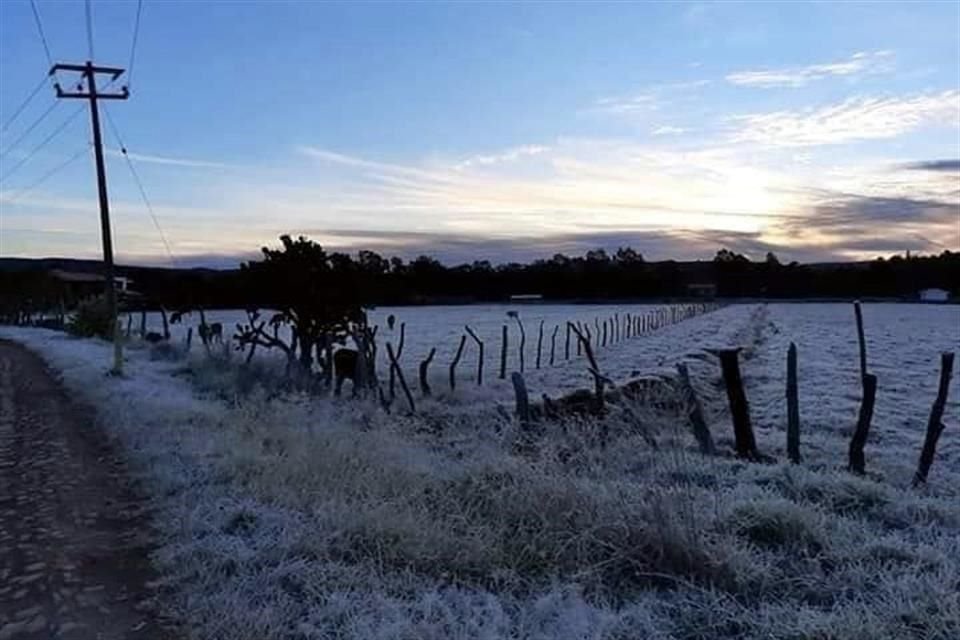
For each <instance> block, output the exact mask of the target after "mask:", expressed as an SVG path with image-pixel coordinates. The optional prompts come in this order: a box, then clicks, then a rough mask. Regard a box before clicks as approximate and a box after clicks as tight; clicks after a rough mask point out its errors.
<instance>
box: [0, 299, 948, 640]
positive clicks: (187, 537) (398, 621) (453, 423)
mask: <svg viewBox="0 0 960 640" xmlns="http://www.w3.org/2000/svg"><path fill="white" fill-rule="evenodd" d="M383 311H384V313H388V312H389V313H395V314H397V318H398V320H402V321H403V322H405V323H406V328H405V332H406V337H405V346H404V352H403V353H404V354H405V355H406V354H408V353H409V354H410V361H409V363H408V366H409V367H414V366H415V365H416V364H418V363H419V362H420V361H421V360H422V359H423V358H424V357H426V354H427V352H429V351H430V350H431V349H433V348H435V346H436V344H439V343H443V344H447V343H448V342H450V341H449V340H448V338H449V337H450V336H460V335H461V334H463V333H464V330H463V326H464V324H466V322H465V318H464V316H465V315H466V314H468V313H469V311H468V310H467V309H466V308H464V309H456V308H454V309H450V310H449V315H443V314H442V313H440V312H437V311H435V310H427V311H422V310H413V309H411V310H389V311H388V310H383ZM628 311H629V309H625V308H620V309H619V311H615V310H611V314H608V315H612V313H614V312H619V313H620V314H621V315H623V314H624V313H626V312H628ZM520 312H521V314H523V320H524V322H525V323H526V325H527V327H530V326H538V324H539V320H540V319H541V318H539V317H537V316H536V315H534V314H533V313H532V312H530V313H528V312H527V307H523V308H521V309H520ZM553 312H554V310H553V309H543V310H542V315H543V316H547V315H548V314H550V313H553ZM581 312H582V310H579V309H574V308H566V309H560V308H557V309H556V313H558V314H560V315H562V316H564V317H567V318H575V317H576V315H575V314H577V313H581ZM378 313H379V312H378ZM420 313H422V314H423V315H422V316H420V315H418V314H420ZM484 313H488V314H489V316H487V318H488V319H486V320H485V319H484ZM863 313H864V317H865V318H864V319H865V325H866V342H867V346H868V348H869V367H870V371H871V373H872V374H874V375H876V376H877V379H878V391H877V398H876V407H875V411H874V417H873V424H872V427H871V431H870V437H869V440H868V442H867V444H866V450H865V453H866V456H867V461H868V465H867V473H866V474H865V475H863V476H858V475H854V474H850V473H848V472H847V471H846V469H845V466H846V465H845V462H846V452H847V446H848V443H849V436H850V434H851V432H852V429H853V425H854V423H855V421H856V418H857V412H858V408H859V403H860V395H861V392H860V378H861V373H860V366H859V362H858V355H857V354H858V346H857V339H856V335H855V329H854V326H853V324H852V311H851V308H850V305H846V304H843V305H840V304H837V305H827V304H823V305H789V304H772V305H767V306H756V305H736V306H730V307H726V308H724V309H721V310H719V311H715V312H712V313H708V314H705V315H700V316H697V317H694V318H690V319H688V320H685V321H683V322H679V323H677V324H673V325H669V326H665V327H663V328H662V329H660V330H658V331H654V332H649V333H647V334H645V335H642V336H638V337H637V338H636V339H635V340H634V339H632V338H631V339H621V341H620V342H619V343H617V344H616V348H615V349H609V348H608V349H606V350H605V349H604V348H603V347H602V346H601V347H600V348H596V349H595V351H596V354H595V355H596V359H597V365H598V368H600V369H601V370H602V372H603V375H605V376H607V377H609V378H610V379H611V380H612V381H613V382H615V383H622V382H623V380H625V379H627V378H634V377H643V376H649V377H657V376H664V377H665V376H668V375H670V376H673V375H675V371H676V365H677V364H682V365H684V366H685V369H686V371H687V372H688V375H689V379H690V384H691V386H692V387H693V388H694V389H695V392H696V395H697V398H698V400H699V403H700V405H701V411H702V414H703V416H704V419H705V421H706V422H707V424H708V425H709V428H710V430H711V432H712V437H713V441H714V444H715V446H716V449H717V450H718V455H715V456H710V455H702V454H700V453H699V447H698V446H697V443H696V440H695V439H694V437H693V435H692V433H691V431H690V429H689V427H688V426H687V424H686V420H684V419H681V418H680V417H679V416H677V415H676V414H670V412H669V411H664V410H660V409H657V408H656V407H655V406H654V405H653V404H641V405H637V406H634V407H632V409H631V411H630V412H623V411H620V412H617V411H611V412H610V413H609V414H608V415H606V416H605V417H604V418H602V419H598V418H596V417H586V418H583V417H580V418H578V417H575V416H574V417H569V418H567V419H563V420H556V421H543V422H540V423H534V424H533V425H532V426H531V428H530V429H525V430H521V429H520V428H519V425H518V423H517V421H516V420H514V419H513V418H512V416H511V415H510V414H509V412H508V411H500V410H497V409H496V408H495V407H496V405H497V404H506V405H507V406H509V405H510V401H511V400H512V393H509V387H507V389H508V392H507V393H505V394H501V393H500V392H499V391H498V390H499V389H500V387H497V386H496V385H489V386H488V385H486V384H485V385H484V387H480V388H479V389H481V390H482V391H478V387H477V386H476V385H473V384H460V385H457V387H456V390H455V392H453V393H448V392H447V385H446V381H445V380H444V378H445V377H446V374H447V371H446V367H445V366H438V367H436V371H435V372H431V373H435V374H436V375H437V379H436V380H431V382H432V384H433V387H434V393H433V395H432V396H431V397H430V398H423V399H418V404H417V410H418V411H417V414H416V415H412V416H408V415H399V414H398V413H397V412H394V413H392V414H387V413H385V412H384V411H383V410H382V409H381V408H380V406H379V403H377V402H375V401H373V399H371V400H369V401H362V402H358V401H353V400H350V399H347V398H346V397H344V398H343V399H340V400H336V399H331V398H327V397H316V396H312V395H308V394H304V393H302V392H298V391H294V392H289V393H285V392H283V389H282V388H281V387H274V386H271V384H270V383H269V381H270V380H273V379H276V378H275V377H274V376H275V375H278V371H277V370H276V368H274V367H275V365H277V364H278V363H276V362H272V361H271V360H270V359H269V358H264V359H260V358H255V359H254V362H255V363H257V364H255V365H254V364H253V363H251V366H252V367H256V369H250V370H248V371H247V373H244V374H241V373H238V372H239V371H243V370H244V366H243V358H242V357H238V356H227V355H226V354H229V353H231V352H230V351H229V350H226V351H222V352H221V351H220V350H219V349H214V350H213V351H212V356H208V355H207V354H205V353H202V352H198V351H196V350H194V351H193V352H191V353H189V354H187V353H183V354H180V355H178V356H176V357H174V358H172V359H162V358H157V357H156V356H154V357H151V353H152V351H153V350H154V349H155V348H151V347H149V346H146V345H144V346H143V347H140V348H135V349H133V348H132V349H129V350H128V352H127V356H128V367H127V370H128V372H129V373H128V376H127V377H126V378H121V379H113V378H109V379H108V378H103V377H102V376H103V371H104V366H105V365H103V364H102V363H105V362H107V360H108V357H107V356H108V349H109V348H108V346H107V344H106V343H104V342H100V341H97V340H95V339H91V340H80V339H74V338H69V337H66V336H64V335H63V334H59V333H56V332H53V331H47V330H43V329H25V328H21V329H18V328H2V329H0V332H2V336H3V337H6V338H13V339H16V340H20V341H22V342H24V343H25V344H27V345H28V346H30V347H32V348H34V349H35V350H37V351H39V352H40V353H42V354H43V355H44V356H45V357H46V358H47V360H48V361H49V362H50V364H51V365H52V366H54V367H55V368H56V369H58V370H60V371H61V372H62V374H63V377H64V381H65V383H66V384H67V385H68V386H70V387H71V388H73V389H75V390H76V391H77V392H78V393H81V394H83V395H84V396H85V397H86V398H87V399H88V400H89V401H90V402H91V403H92V404H94V405H95V406H96V407H98V408H99V410H100V418H101V420H102V421H103V423H104V425H105V426H106V427H107V428H109V429H111V430H112V432H113V433H114V434H115V435H116V437H117V438H118V439H119V440H120V441H121V442H122V443H123V444H124V445H125V447H126V448H127V450H128V452H129V454H130V456H131V457H132V459H133V461H134V463H135V465H134V468H135V469H136V473H137V474H138V476H139V477H140V478H141V479H142V480H143V482H144V483H145V484H146V485H147V486H148V487H150V489H151V494H152V495H153V496H154V500H155V506H156V510H155V517H154V523H155V526H156V527H157V529H158V530H159V532H160V545H159V547H158V548H157V550H156V552H155V554H154V559H155V561H156V563H157V565H158V567H159V568H160V569H161V571H162V572H163V574H164V578H163V585H162V588H163V591H164V593H165V594H166V596H167V602H168V603H169V606H170V608H171V613H174V614H175V615H177V616H178V617H179V618H180V619H181V620H182V621H183V623H184V629H185V634H186V637H194V638H237V639H240V640H245V639H249V640H254V639H257V640H260V639H265V638H266V639H272V638H283V639H287V638H298V639H300V638H356V639H361V638H375V639H379V638H383V639H386V638H390V639H400V638H404V639H406V638H435V639H438V640H439V639H446V638H461V639H468V638H469V639H473V638H489V639H494V638H538V639H544V640H546V639H552V638H559V639H568V638H569V639H573V638H577V639H580V638H605V639H606V638H609V639H613V638H617V639H621V638H718V637H720V638H724V637H731V638H734V637H735V638H784V637H789V638H817V637H819V638H838V639H853V638H864V639H866V638H937V639H940V638H943V639H947V638H955V637H958V635H960V592H958V590H957V585H958V584H960V565H958V563H960V438H958V437H957V431H956V430H957V428H958V427H957V425H958V424H960V402H958V400H960V389H958V383H957V378H956V377H954V378H953V380H952V381H951V382H950V387H949V389H948V391H949V393H948V396H947V401H946V403H945V406H944V414H943V422H944V423H945V424H946V430H945V431H944V433H943V435H942V437H941V439H940V443H939V446H938V449H937V454H936V461H935V463H934V465H933V467H932V469H931V472H930V474H929V478H928V481H927V484H926V485H925V486H924V487H921V488H920V489H913V488H912V487H911V480H912V478H913V475H914V472H915V470H916V461H917V458H918V456H919V452H920V448H921V445H922V442H923V437H924V432H925V429H926V423H927V419H928V416H929V413H930V406H931V404H932V403H933V401H934V399H935V397H936V395H937V382H938V373H939V371H938V367H939V358H940V356H939V354H940V353H941V352H943V351H956V350H957V349H958V347H960V345H958V341H960V340H958V336H957V333H956V326H958V323H960V310H958V309H957V308H956V307H928V306H918V305H883V304H876V305H870V304H865V305H864V307H863ZM474 314H475V316H474V317H471V318H469V324H470V326H471V328H472V329H474V330H475V331H476V332H477V335H478V336H481V337H482V339H483V340H485V342H486V343H487V344H488V345H496V344H497V338H498V336H497V333H498V332H499V329H500V326H501V325H502V324H504V323H505V322H507V321H508V320H509V319H508V318H507V317H506V315H505V312H501V310H487V311H483V310H477V309H474ZM208 315H210V316H211V317H210V318H209V320H210V321H215V318H214V317H213V316H214V314H213V313H212V312H211V313H209V314H208ZM600 315H601V314H599V313H595V314H594V315H593V316H589V322H591V323H592V321H593V317H600ZM605 317H607V316H605ZM216 320H219V319H216ZM373 322H377V323H378V324H380V323H379V322H378V321H377V320H376V319H375V320H373ZM511 322H512V321H511ZM583 322H584V324H586V322H587V319H586V317H584V318H583ZM224 324H225V325H226V322H225V323H224ZM549 324H550V322H549V320H548V321H547V323H546V325H547V326H549ZM397 326H398V327H399V325H397ZM608 326H609V325H608ZM419 327H424V329H422V330H421V329H419ZM484 327H489V330H487V331H484ZM428 329H429V330H431V331H433V333H432V334H431V333H430V331H428ZM610 335H611V333H610V329H609V328H608V340H609V339H610ZM613 335H614V336H615V335H616V334H615V333H614V334H613ZM601 336H602V329H601ZM621 338H622V336H621ZM601 340H602V337H601ZM529 342H530V341H528V343H529ZM791 342H793V343H795V344H796V347H797V353H798V367H797V368H798V378H799V382H798V386H799V389H798V397H799V404H800V417H801V421H802V431H801V443H800V447H801V453H802V462H801V464H791V463H789V462H787V455H786V437H785V430H786V424H787V407H786V402H785V397H784V390H785V385H786V366H785V362H786V360H785V358H786V353H787V349H788V346H789V344H790V343H791ZM394 346H396V344H394ZM456 346H457V345H453V348H455V347H456ZM497 346H499V345H497ZM528 346H529V344H528ZM724 347H740V348H741V352H740V367H741V372H742V378H743V386H744V391H745V394H746V397H747V399H748V401H749V408H750V413H751V418H752V423H753V428H754V431H755V437H756V439H757V445H758V448H759V449H760V450H761V451H763V452H764V453H765V454H768V455H770V456H772V457H774V458H775V459H776V460H778V461H779V462H775V463H771V464H755V463H750V462H746V461H743V460H740V459H738V458H736V457H734V456H733V455H732V451H733V449H734V443H733V433H732V428H731V427H730V418H729V415H728V409H727V406H728V404H727V398H726V392H725V390H724V387H723V383H722V380H721V376H720V370H719V366H718V364H717V362H716V360H715V359H714V358H713V357H712V356H710V355H709V354H708V353H707V352H706V349H714V348H724ZM446 348H447V349H448V350H449V349H450V348H451V347H449V346H448V347H446ZM490 352H493V353H494V356H493V357H497V356H498V355H499V354H497V353H496V352H497V348H495V347H494V348H490V349H488V350H487V353H488V354H489V353H490ZM571 352H575V345H572V348H571ZM448 355H449V354H447V353H445V352H441V350H440V349H438V351H437V354H436V360H437V361H438V362H441V363H443V362H449V359H448V357H447V356H448ZM474 357H475V356H474ZM534 357H535V356H534ZM463 358H464V360H463V363H464V366H462V367H461V369H462V371H458V375H461V376H463V378H464V379H466V376H467V374H468V371H472V370H473V369H474V366H467V364H468V363H470V362H471V361H470V360H468V356H467V355H466V354H465V355H464V356H463ZM474 362H475V361H474ZM491 362H493V361H492V360H491ZM530 362H535V360H531V359H530V358H529V356H528V359H527V363H530ZM279 365H280V368H281V369H282V363H279ZM488 369H489V370H493V369H495V365H492V366H490V367H488ZM511 370H513V365H511ZM382 371H384V370H382ZM540 371H541V372H543V377H538V376H537V371H536V369H535V368H534V369H533V370H531V367H527V371H526V385H527V387H528V389H529V392H530V395H531V397H532V398H538V397H539V394H540V393H550V394H554V395H556V394H558V390H560V389H563V388H588V389H589V388H591V387H592V384H593V380H592V377H591V374H590V373H589V372H588V371H587V370H586V367H585V365H584V361H583V358H580V359H578V360H573V359H571V361H570V362H569V363H566V364H561V365H560V366H557V367H554V368H550V367H543V368H542V369H541V370H540ZM279 373H282V371H281V372H279ZM244 376H248V377H247V378H244ZM407 377H408V379H409V378H411V376H409V375H408V376H407ZM488 377H490V378H492V377H493V376H488ZM91 379H96V380H98V382H101V381H102V383H99V384H96V385H91V384H89V382H90V380H91ZM485 383H486V380H485ZM509 384H510V383H509V381H507V382H506V383H505V385H509ZM241 385H246V386H243V391H242V392H241V391H240V388H241ZM468 400H469V404H470V405H472V407H473V408H472V410H470V411H468V410H466V409H467V404H468ZM601 423H603V424H604V425H605V430H606V433H607V438H606V439H605V446H603V445H602V444H601V442H599V440H598V430H599V425H600V424H601ZM650 436H652V437H653V439H654V440H655V441H656V443H657V447H656V449H654V448H653V447H652V446H651V444H650V442H649V438H650Z"/></svg>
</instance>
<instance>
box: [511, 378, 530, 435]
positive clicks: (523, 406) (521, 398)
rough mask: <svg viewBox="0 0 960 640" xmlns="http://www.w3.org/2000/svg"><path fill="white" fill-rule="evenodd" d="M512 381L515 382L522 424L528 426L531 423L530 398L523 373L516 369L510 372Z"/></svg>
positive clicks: (514, 391) (519, 416)
mask: <svg viewBox="0 0 960 640" xmlns="http://www.w3.org/2000/svg"><path fill="white" fill-rule="evenodd" d="M510 381H511V382H513V393H514V395H515V396H516V402H517V417H518V418H520V424H521V425H522V426H524V427H526V426H528V425H529V424H530V398H529V397H528V396H527V385H526V383H525V382H524V381H523V374H522V373H519V372H518V371H514V372H513V373H512V374H510Z"/></svg>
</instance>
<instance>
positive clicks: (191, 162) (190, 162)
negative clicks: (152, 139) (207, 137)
mask: <svg viewBox="0 0 960 640" xmlns="http://www.w3.org/2000/svg"><path fill="white" fill-rule="evenodd" d="M106 155H108V156H113V157H117V158H119V157H123V155H124V153H123V150H122V149H109V148H108V149H107V150H106ZM127 156H128V157H129V158H130V159H131V160H136V161H138V162H146V163H149V164H162V165H168V166H173V167H193V168H197V169H242V168H244V167H242V166H240V165H235V164H228V163H225V162H213V161H210V160H197V159H195V158H176V157H170V156H156V155H150V154H144V153H129V152H128V153H127Z"/></svg>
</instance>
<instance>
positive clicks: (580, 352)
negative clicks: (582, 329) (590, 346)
mask: <svg viewBox="0 0 960 640" xmlns="http://www.w3.org/2000/svg"><path fill="white" fill-rule="evenodd" d="M579 324H580V323H579V322H578V323H577V325H578V326H579ZM570 326H571V325H570V323H567V327H570ZM582 353H583V343H582V342H581V341H580V339H579V337H578V338H577V356H580V355H581V354H582Z"/></svg>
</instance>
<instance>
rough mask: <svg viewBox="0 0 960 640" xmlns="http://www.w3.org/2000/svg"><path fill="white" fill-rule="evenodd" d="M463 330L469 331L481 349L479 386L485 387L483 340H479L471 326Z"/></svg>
mask: <svg viewBox="0 0 960 640" xmlns="http://www.w3.org/2000/svg"><path fill="white" fill-rule="evenodd" d="M463 328H464V329H466V330H467V333H469V334H470V337H471V338H473V340H474V342H476V343H477V346H478V347H479V348H480V355H479V356H478V357H477V386H481V385H483V340H481V339H480V338H478V337H477V334H475V333H474V332H473V329H471V328H470V327H469V326H467V325H464V326H463Z"/></svg>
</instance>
